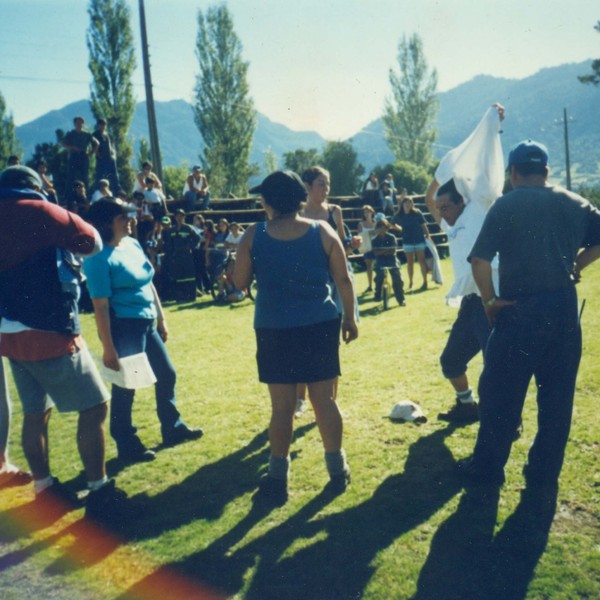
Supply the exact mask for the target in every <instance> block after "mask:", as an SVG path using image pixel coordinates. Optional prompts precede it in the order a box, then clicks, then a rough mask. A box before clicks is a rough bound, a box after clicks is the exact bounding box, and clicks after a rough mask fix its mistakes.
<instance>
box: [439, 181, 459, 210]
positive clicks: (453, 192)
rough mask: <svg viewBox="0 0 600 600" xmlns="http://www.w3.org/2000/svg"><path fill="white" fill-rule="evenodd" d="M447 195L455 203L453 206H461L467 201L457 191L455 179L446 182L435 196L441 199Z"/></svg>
mask: <svg viewBox="0 0 600 600" xmlns="http://www.w3.org/2000/svg"><path fill="white" fill-rule="evenodd" d="M445 194H448V196H450V200H451V201H452V202H453V204H460V203H461V202H464V201H465V199H464V198H463V197H462V196H461V195H460V194H459V192H458V190H457V189H456V184H455V183H454V179H450V180H449V181H446V183H444V185H441V186H440V187H439V188H438V191H437V193H436V195H435V196H436V198H439V197H440V196H444V195H445Z"/></svg>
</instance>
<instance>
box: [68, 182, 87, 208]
mask: <svg viewBox="0 0 600 600" xmlns="http://www.w3.org/2000/svg"><path fill="white" fill-rule="evenodd" d="M89 207H90V201H89V200H88V197H87V193H86V189H85V184H84V183H83V181H79V180H75V181H74V182H73V188H72V189H71V192H70V193H69V195H68V196H67V210H70V211H71V212H74V213H77V214H78V215H80V216H84V215H85V214H86V213H87V211H88V209H89Z"/></svg>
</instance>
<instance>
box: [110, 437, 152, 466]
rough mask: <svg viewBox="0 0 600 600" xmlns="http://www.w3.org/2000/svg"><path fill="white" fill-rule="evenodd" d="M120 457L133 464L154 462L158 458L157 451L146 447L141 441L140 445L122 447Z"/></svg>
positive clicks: (124, 461) (128, 463)
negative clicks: (125, 448)
mask: <svg viewBox="0 0 600 600" xmlns="http://www.w3.org/2000/svg"><path fill="white" fill-rule="evenodd" d="M118 458H119V460H120V461H121V462H123V463H125V464H127V465H132V464H134V463H144V462H152V461H153V460H154V459H155V458H156V452H154V450H150V449H149V448H146V446H144V444H142V443H141V442H140V443H139V445H136V446H134V447H133V448H128V449H127V450H124V449H120V450H119V454H118Z"/></svg>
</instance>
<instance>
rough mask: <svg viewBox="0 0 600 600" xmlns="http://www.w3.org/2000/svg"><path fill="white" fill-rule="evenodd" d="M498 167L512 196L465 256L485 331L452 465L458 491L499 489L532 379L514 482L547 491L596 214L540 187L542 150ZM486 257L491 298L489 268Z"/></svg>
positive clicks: (555, 464)
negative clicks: (466, 433) (472, 408)
mask: <svg viewBox="0 0 600 600" xmlns="http://www.w3.org/2000/svg"><path fill="white" fill-rule="evenodd" d="M508 168H509V174H510V181H511V184H512V188H513V189H512V191H510V192H508V193H506V194H505V195H504V196H502V197H501V198H499V199H498V200H497V201H496V202H495V203H494V205H493V206H492V207H491V208H490V210H489V211H488V214H487V216H486V218H485V221H484V223H483V227H482V228H481V232H480V233H479V236H478V237H477V240H476V241H475V245H474V246H473V249H472V250H471V253H470V256H469V260H470V261H471V265H472V269H473V277H474V278H475V282H476V284H477V287H478V288H479V292H480V294H481V302H482V303H483V306H484V308H485V313H486V316H487V318H488V320H489V322H490V324H491V326H492V332H491V334H490V338H489V340H488V345H487V348H486V353H485V358H486V360H485V366H484V369H483V373H482V374H481V377H480V379H479V397H480V398H481V403H480V426H479V432H478V435H477V442H476V444H475V449H474V451H473V455H472V457H471V458H468V459H463V460H462V461H459V463H458V467H459V470H460V472H461V473H462V475H463V478H464V479H465V481H466V483H476V484H478V483H485V484H494V485H501V484H502V483H503V482H504V466H505V464H506V462H507V460H508V457H509V454H510V450H511V445H512V440H513V432H514V429H515V427H516V426H517V424H518V422H519V419H520V418H521V412H522V410H523V403H524V401H525V395H526V393H527V389H528V387H529V382H530V380H531V378H532V377H535V381H536V386H537V406H538V421H537V423H538V430H537V434H536V436H535V439H534V441H533V444H532V446H531V448H530V450H529V455H528V458H527V463H526V465H525V468H524V475H525V479H526V481H527V484H528V486H529V485H532V486H542V487H546V486H549V487H550V488H555V487H556V485H557V484H558V478H559V475H560V471H561V468H562V463H563V460H564V453H565V447H566V445H567V440H568V437H569V430H570V426H571V416H572V410H573V398H574V394H575V382H576V379H577V371H578V368H579V361H580V358H581V325H580V317H581V315H580V312H579V310H578V302H577V292H576V290H575V283H576V282H577V281H578V279H579V277H580V273H581V271H582V270H583V269H584V268H585V267H587V266H588V265H589V264H591V263H592V262H593V261H595V260H597V259H598V258H600V211H599V210H598V209H596V208H595V207H593V206H592V205H591V204H590V203H589V202H588V201H587V200H584V199H583V198H582V197H581V196H579V195H577V194H574V193H572V192H568V191H566V190H564V189H562V188H558V187H556V186H552V185H548V182H547V180H548V172H549V171H548V151H547V149H546V147H545V146H544V145H543V144H540V143H538V142H535V141H532V140H526V141H523V142H521V143H520V144H518V145H517V146H515V147H514V148H513V149H512V150H511V152H510V154H509V156H508ZM582 248H583V250H581V249H582ZM496 253H497V254H498V255H499V264H500V266H499V276H500V286H499V290H498V292H496V288H495V287H494V285H493V282H492V266H491V261H492V259H493V258H494V256H495V255H496Z"/></svg>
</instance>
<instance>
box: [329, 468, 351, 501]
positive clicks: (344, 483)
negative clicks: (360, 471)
mask: <svg viewBox="0 0 600 600" xmlns="http://www.w3.org/2000/svg"><path fill="white" fill-rule="evenodd" d="M351 481H352V475H351V474H350V469H345V470H344V471H342V472H341V473H337V474H336V475H333V476H332V477H331V478H330V479H329V481H328V483H327V485H326V486H325V487H326V489H327V491H328V492H331V493H332V494H335V495H336V496H339V495H340V494H343V493H344V492H345V491H346V488H347V487H348V486H349V485H350V482H351Z"/></svg>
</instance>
